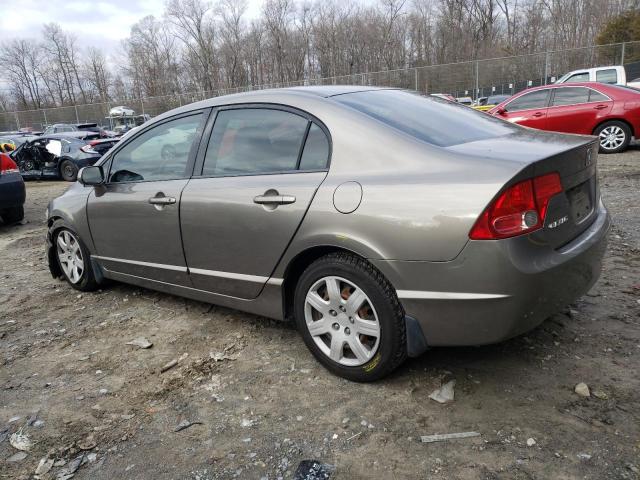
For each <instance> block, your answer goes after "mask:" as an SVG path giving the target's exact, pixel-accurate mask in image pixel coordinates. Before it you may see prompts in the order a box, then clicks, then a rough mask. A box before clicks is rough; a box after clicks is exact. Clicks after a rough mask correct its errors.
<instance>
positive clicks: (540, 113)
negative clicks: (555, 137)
mask: <svg viewBox="0 0 640 480" xmlns="http://www.w3.org/2000/svg"><path fill="white" fill-rule="evenodd" d="M543 115H544V112H536V113H534V114H533V116H534V117H541V116H543Z"/></svg>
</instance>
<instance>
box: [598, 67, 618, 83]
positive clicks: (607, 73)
mask: <svg viewBox="0 0 640 480" xmlns="http://www.w3.org/2000/svg"><path fill="white" fill-rule="evenodd" d="M596 82H600V83H609V84H613V85H615V84H616V83H618V72H617V71H616V69H615V68H609V69H607V70H597V71H596Z"/></svg>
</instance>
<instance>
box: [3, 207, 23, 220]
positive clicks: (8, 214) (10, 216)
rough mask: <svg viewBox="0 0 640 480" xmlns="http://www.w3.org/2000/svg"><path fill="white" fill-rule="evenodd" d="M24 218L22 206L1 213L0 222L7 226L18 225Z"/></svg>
mask: <svg viewBox="0 0 640 480" xmlns="http://www.w3.org/2000/svg"><path fill="white" fill-rule="evenodd" d="M23 218H24V206H22V205H20V206H19V207H13V208H8V209H6V210H4V211H3V212H2V220H3V221H4V223H6V224H7V225H10V224H12V223H18V222H19V221H20V220H22V219H23Z"/></svg>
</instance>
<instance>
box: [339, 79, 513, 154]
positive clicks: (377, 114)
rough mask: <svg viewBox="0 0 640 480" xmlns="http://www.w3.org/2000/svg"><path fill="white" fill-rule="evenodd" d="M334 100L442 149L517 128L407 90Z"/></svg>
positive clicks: (368, 93)
mask: <svg viewBox="0 0 640 480" xmlns="http://www.w3.org/2000/svg"><path fill="white" fill-rule="evenodd" d="M333 99H334V100H336V101H337V102H339V103H342V104H343V105H348V106H349V107H352V108H354V109H356V110H358V111H360V112H362V113H364V114H366V115H368V116H370V117H373V118H375V119H376V120H379V121H380V122H382V123H384V124H386V125H389V126H390V127H393V128H395V129H397V130H400V131H401V132H404V133H406V134H408V135H411V136H412V137H414V138H417V139H418V140H422V141H423V142H427V143H430V144H432V145H437V146H439V147H448V146H451V145H457V144H459V143H467V142H473V141H476V140H484V139H487V138H495V137H499V136H502V135H507V134H509V133H512V132H513V131H514V130H515V129H516V128H517V127H514V126H513V125H511V124H508V123H506V122H504V121H502V120H499V119H497V118H494V117H492V116H490V115H488V114H486V113H483V112H478V111H476V110H474V109H471V108H469V107H465V106H463V105H458V104H455V103H453V102H448V101H446V100H442V99H439V98H436V97H424V96H422V95H419V94H416V93H411V92H407V91H403V90H370V91H366V92H356V93H349V94H345V95H337V96H335V97H333Z"/></svg>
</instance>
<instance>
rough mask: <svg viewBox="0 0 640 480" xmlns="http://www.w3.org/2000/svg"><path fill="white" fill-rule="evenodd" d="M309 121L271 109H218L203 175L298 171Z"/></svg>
mask: <svg viewBox="0 0 640 480" xmlns="http://www.w3.org/2000/svg"><path fill="white" fill-rule="evenodd" d="M308 123H309V121H308V120H307V119H306V118H304V117H302V116H300V115H296V114H294V113H290V112H285V111H283V110H273V109H267V108H240V109H232V110H222V111H220V112H218V115H217V117H216V121H215V124H214V126H213V131H212V133H211V138H210V140H209V145H208V146H207V152H206V155H205V160H204V165H203V169H202V174H203V175H216V176H219V175H256V174H262V173H274V172H286V171H291V170H296V167H297V165H298V157H299V155H300V147H301V146H302V142H303V141H304V135H305V132H306V130H307V125H308Z"/></svg>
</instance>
